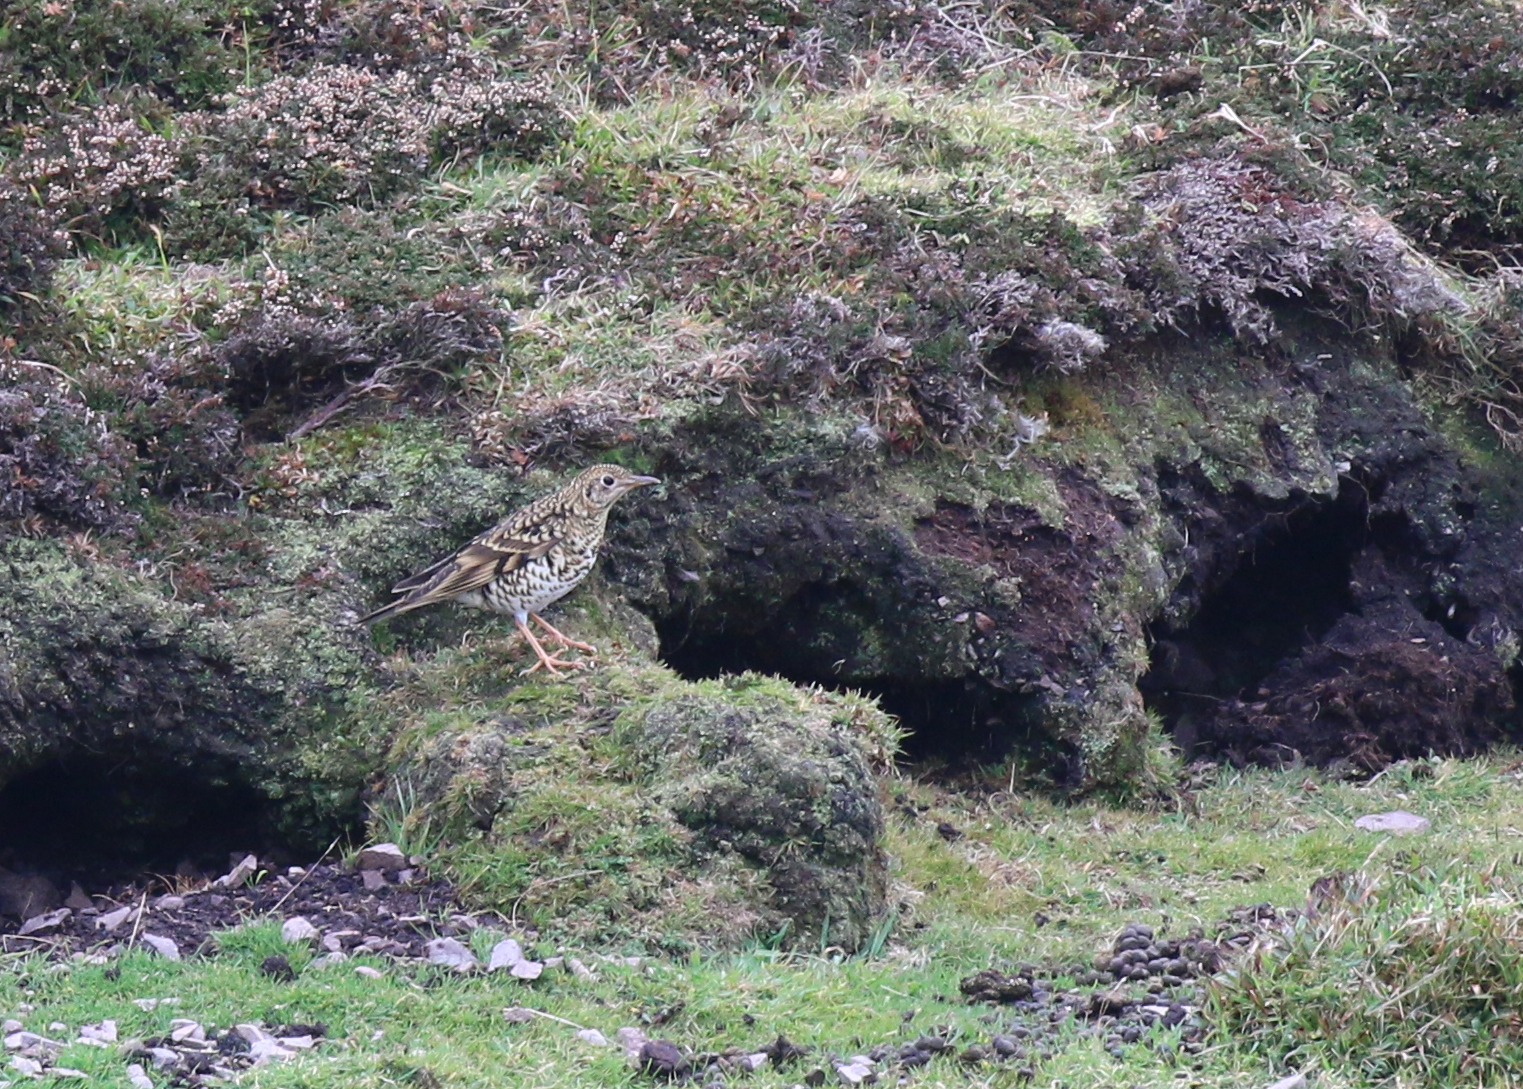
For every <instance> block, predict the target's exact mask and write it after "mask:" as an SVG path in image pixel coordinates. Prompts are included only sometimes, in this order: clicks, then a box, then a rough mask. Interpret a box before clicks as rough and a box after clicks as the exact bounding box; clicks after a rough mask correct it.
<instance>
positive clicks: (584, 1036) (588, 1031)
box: [576, 1028, 608, 1047]
mask: <svg viewBox="0 0 1523 1089" xmlns="http://www.w3.org/2000/svg"><path fill="white" fill-rule="evenodd" d="M576 1038H577V1039H578V1040H581V1041H582V1042H583V1043H588V1044H591V1045H592V1046H593V1047H607V1046H608V1037H606V1036H604V1035H603V1034H602V1033H601V1032H599V1031H598V1030H597V1029H595V1028H585V1029H579V1030H578V1031H577V1034H576Z"/></svg>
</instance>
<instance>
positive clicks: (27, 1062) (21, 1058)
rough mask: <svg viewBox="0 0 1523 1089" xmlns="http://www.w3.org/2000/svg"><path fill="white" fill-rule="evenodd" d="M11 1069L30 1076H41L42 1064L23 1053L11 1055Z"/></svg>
mask: <svg viewBox="0 0 1523 1089" xmlns="http://www.w3.org/2000/svg"><path fill="white" fill-rule="evenodd" d="M11 1069H12V1070H14V1071H16V1073H18V1074H25V1075H26V1076H27V1077H30V1078H40V1077H41V1076H42V1064H41V1063H40V1062H38V1061H37V1060H36V1059H28V1058H27V1057H26V1056H25V1055H12V1056H11Z"/></svg>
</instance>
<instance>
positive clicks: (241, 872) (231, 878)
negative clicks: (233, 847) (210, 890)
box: [212, 855, 259, 889]
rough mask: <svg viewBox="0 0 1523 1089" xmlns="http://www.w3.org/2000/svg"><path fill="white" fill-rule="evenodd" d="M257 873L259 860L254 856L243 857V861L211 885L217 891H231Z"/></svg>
mask: <svg viewBox="0 0 1523 1089" xmlns="http://www.w3.org/2000/svg"><path fill="white" fill-rule="evenodd" d="M258 872H259V858H258V856H256V855H244V856H243V859H242V860H241V861H240V862H239V863H238V865H236V866H234V867H233V868H232V869H231V870H229V871H228V872H227V873H225V874H223V875H222V876H221V877H219V878H217V880H215V881H213V882H212V885H213V886H214V887H216V888H219V889H232V888H237V887H238V886H239V885H242V884H243V883H244V882H245V881H247V880H248V879H249V878H251V877H253V876H254V875H255V874H256V873H258Z"/></svg>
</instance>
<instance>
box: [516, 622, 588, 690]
mask: <svg viewBox="0 0 1523 1089" xmlns="http://www.w3.org/2000/svg"><path fill="white" fill-rule="evenodd" d="M536 619H537V618H536ZM513 623H514V625H516V626H517V628H518V630H519V631H520V632H522V633H523V637H524V638H525V639H526V640H528V642H529V646H531V647H533V648H534V655H535V657H536V658H538V659H539V661H537V662H535V663H534V664H533V665H531V666H530V667H529V668H528V669H526V670H524V671H523V675H524V676H526V677H527V676H528V675H529V674H530V673H533V672H534V671H535V670H538V669H541V668H543V669H544V671H545V672H546V673H548V674H550V676H552V677H559V676H560V675H561V671H560V669H557V668H556V666H560V667H561V668H562V669H586V668H587V663H586V662H579V661H570V662H568V661H566V660H565V659H563V658H557V657H555V656H554V655H552V654H551V653H549V652H548V651H547V650H545V648H544V646H543V645H542V644H541V643H540V641H539V640H538V639H536V638H534V633H533V632H532V631H530V630H529V625H527V624H525V623H524V622H523V621H522V620H520V619H518V617H516V616H515V617H514V618H513ZM540 623H541V624H544V625H545V627H547V628H550V625H548V624H545V622H544V621H543V620H541V621H540ZM550 630H551V631H552V632H555V634H556V635H560V632H556V631H555V629H554V628H550ZM561 638H562V639H565V637H564V636H561ZM566 642H567V644H568V645H571V646H585V644H583V643H572V642H571V641H570V640H569V639H567V640H566ZM587 649H588V650H591V649H592V648H591V647H587Z"/></svg>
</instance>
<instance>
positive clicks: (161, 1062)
mask: <svg viewBox="0 0 1523 1089" xmlns="http://www.w3.org/2000/svg"><path fill="white" fill-rule="evenodd" d="M147 1050H148V1058H149V1059H151V1060H152V1061H153V1068H154V1069H155V1070H172V1069H173V1068H175V1067H177V1066H179V1065H180V1053H179V1052H178V1051H175V1050H174V1049H173V1048H168V1047H150V1048H148V1049H147Z"/></svg>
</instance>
